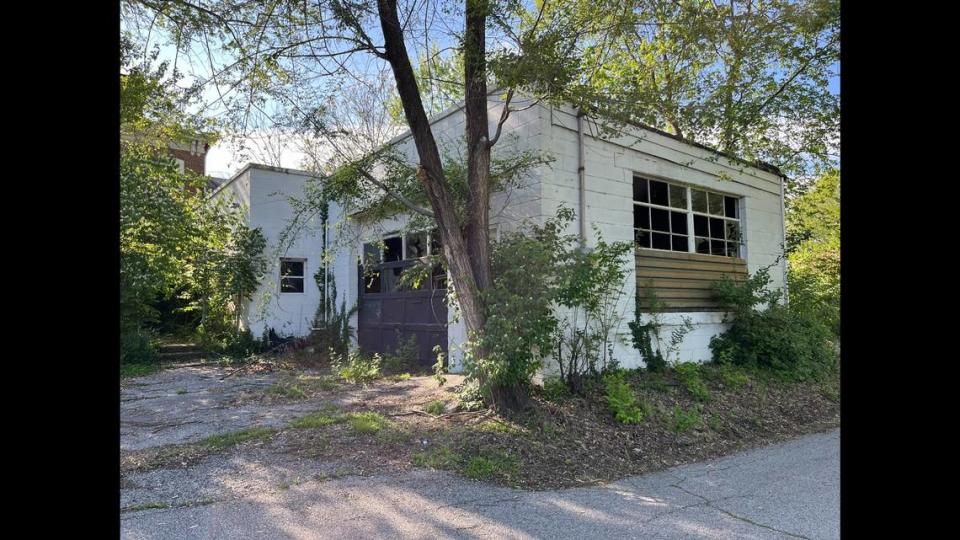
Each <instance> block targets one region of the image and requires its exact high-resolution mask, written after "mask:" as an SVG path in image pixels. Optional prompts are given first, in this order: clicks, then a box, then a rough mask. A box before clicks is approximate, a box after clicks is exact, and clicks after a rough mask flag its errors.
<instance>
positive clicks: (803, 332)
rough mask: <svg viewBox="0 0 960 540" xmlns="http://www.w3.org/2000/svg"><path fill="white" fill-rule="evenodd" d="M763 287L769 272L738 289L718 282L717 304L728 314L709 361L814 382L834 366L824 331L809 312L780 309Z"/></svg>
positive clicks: (773, 294)
mask: <svg viewBox="0 0 960 540" xmlns="http://www.w3.org/2000/svg"><path fill="white" fill-rule="evenodd" d="M769 283H770V275H769V269H768V268H763V269H760V270H758V271H757V272H756V273H755V274H754V275H753V276H750V277H749V278H748V279H747V280H746V281H744V282H742V283H737V282H733V281H731V280H729V279H727V278H724V279H723V280H721V281H719V282H717V283H716V284H715V291H716V296H717V299H718V300H719V302H720V304H721V305H723V306H724V307H725V308H727V309H728V310H729V312H730V313H729V315H728V316H727V317H726V318H725V321H726V322H729V323H730V328H729V329H728V330H727V331H726V332H724V333H723V334H720V335H717V336H714V337H713V338H712V339H711V340H710V350H711V351H712V352H713V358H714V361H715V362H717V363H720V364H723V363H732V364H735V365H738V366H745V367H758V368H764V369H770V370H772V371H775V372H777V373H778V374H780V375H782V376H786V377H788V378H793V379H800V380H803V379H809V378H818V377H819V376H821V375H823V374H824V373H826V372H827V371H829V370H830V369H831V368H832V367H833V366H834V365H835V360H834V358H835V355H834V350H833V347H832V345H831V343H830V339H831V332H830V329H829V328H828V327H827V325H826V324H825V323H824V321H822V320H819V319H818V318H817V317H815V316H814V315H813V314H811V313H810V312H808V311H805V310H800V309H793V308H791V307H788V306H786V305H784V304H783V303H781V296H782V293H781V292H780V291H779V290H773V291H771V290H770V289H769V288H768V286H769Z"/></svg>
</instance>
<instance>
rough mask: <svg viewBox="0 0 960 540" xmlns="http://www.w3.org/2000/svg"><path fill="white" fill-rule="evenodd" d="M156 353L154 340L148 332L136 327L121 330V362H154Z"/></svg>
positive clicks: (157, 350) (156, 356)
mask: <svg viewBox="0 0 960 540" xmlns="http://www.w3.org/2000/svg"><path fill="white" fill-rule="evenodd" d="M158 355H159V348H158V347H157V343H156V340H155V339H154V337H153V336H152V335H150V334H149V333H148V332H146V331H144V330H138V329H128V330H127V329H124V330H121V332H120V363H121V364H149V363H153V362H156V361H157V359H158Z"/></svg>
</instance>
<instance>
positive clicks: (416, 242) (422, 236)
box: [404, 233, 427, 259]
mask: <svg viewBox="0 0 960 540" xmlns="http://www.w3.org/2000/svg"><path fill="white" fill-rule="evenodd" d="M426 256H427V234H426V233H417V234H412V235H410V236H408V237H407V256H406V257H404V258H405V259H419V258H420V257H426Z"/></svg>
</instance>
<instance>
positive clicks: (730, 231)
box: [727, 221, 740, 243]
mask: <svg viewBox="0 0 960 540" xmlns="http://www.w3.org/2000/svg"><path fill="white" fill-rule="evenodd" d="M727 240H731V241H733V242H737V243H739V242H740V224H739V223H737V222H736V221H728V222H727Z"/></svg>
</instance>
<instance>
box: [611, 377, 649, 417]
mask: <svg viewBox="0 0 960 540" xmlns="http://www.w3.org/2000/svg"><path fill="white" fill-rule="evenodd" d="M603 383H604V387H605V391H606V400H607V405H609V406H610V410H611V411H612V412H613V415H614V417H616V419H617V420H618V421H619V422H621V423H623V424H639V423H640V422H642V421H643V416H644V415H643V408H642V407H641V406H640V402H639V400H637V395H636V394H634V393H633V389H632V388H630V384H628V383H627V381H626V380H625V378H624V375H623V372H617V373H611V374H609V375H606V376H605V377H604V378H603Z"/></svg>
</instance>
